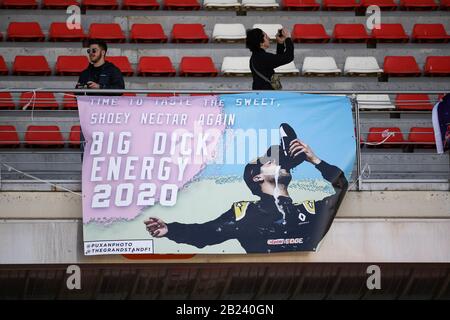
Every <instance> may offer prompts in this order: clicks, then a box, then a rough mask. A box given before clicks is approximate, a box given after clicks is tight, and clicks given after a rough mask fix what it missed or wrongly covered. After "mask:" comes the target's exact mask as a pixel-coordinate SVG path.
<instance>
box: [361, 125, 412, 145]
mask: <svg viewBox="0 0 450 320" xmlns="http://www.w3.org/2000/svg"><path fill="white" fill-rule="evenodd" d="M366 143H367V144H368V146H369V147H370V146H373V147H390V146H403V145H404V143H405V140H404V139H403V134H402V132H401V131H400V128H397V127H372V128H370V129H369V134H368V135H367V139H366Z"/></svg>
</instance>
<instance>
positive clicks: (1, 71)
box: [0, 56, 8, 76]
mask: <svg viewBox="0 0 450 320" xmlns="http://www.w3.org/2000/svg"><path fill="white" fill-rule="evenodd" d="M0 75H2V76H6V75H8V66H7V65H6V62H5V59H3V56H0Z"/></svg>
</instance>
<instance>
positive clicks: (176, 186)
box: [77, 92, 356, 255]
mask: <svg viewBox="0 0 450 320" xmlns="http://www.w3.org/2000/svg"><path fill="white" fill-rule="evenodd" d="M77 99H78V108H79V113H80V121H81V127H82V132H83V135H84V137H85V139H86V146H85V150H84V159H83V172H82V180H83V181H82V190H83V233H84V252H85V255H99V254H149V253H150V254H152V253H155V254H166V253H169V254H170V253H175V254H179V253H214V254H222V253H224V254H226V253H273V252H286V251H316V250H317V249H318V245H319V243H320V241H321V240H322V238H323V237H324V235H325V234H326V233H327V231H328V229H329V228H330V226H331V223H332V221H333V219H334V217H335V215H336V212H337V209H338V207H339V205H340V203H341V201H342V199H343V197H344V195H345V192H346V190H347V188H348V180H349V179H350V175H351V172H352V169H353V166H354V161H355V149H356V146H355V131H354V124H353V118H352V113H351V103H350V101H349V99H348V98H347V97H341V96H321V95H307V94H297V93H280V92H264V93H263V92H258V93H251V94H232V95H211V96H174V97H164V98H162V97H161V98H144V97H105V96H102V97H93V96H80V97H78V98H77Z"/></svg>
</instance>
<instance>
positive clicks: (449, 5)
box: [441, 0, 450, 10]
mask: <svg viewBox="0 0 450 320" xmlns="http://www.w3.org/2000/svg"><path fill="white" fill-rule="evenodd" d="M441 10H450V0H441Z"/></svg>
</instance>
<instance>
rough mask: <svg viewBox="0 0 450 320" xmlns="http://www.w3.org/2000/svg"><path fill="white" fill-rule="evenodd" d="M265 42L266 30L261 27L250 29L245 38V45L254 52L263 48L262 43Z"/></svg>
mask: <svg viewBox="0 0 450 320" xmlns="http://www.w3.org/2000/svg"><path fill="white" fill-rule="evenodd" d="M263 42H264V32H263V31H262V30H261V29H259V28H255V29H248V30H247V38H246V39H245V46H246V47H247V48H248V49H250V51H251V52H254V51H256V50H258V49H260V48H261V43H263Z"/></svg>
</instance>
